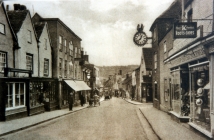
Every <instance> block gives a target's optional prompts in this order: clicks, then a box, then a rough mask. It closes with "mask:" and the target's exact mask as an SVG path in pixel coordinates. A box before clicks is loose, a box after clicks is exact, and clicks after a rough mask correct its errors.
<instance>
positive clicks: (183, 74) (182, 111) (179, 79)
mask: <svg viewBox="0 0 214 140" xmlns="http://www.w3.org/2000/svg"><path fill="white" fill-rule="evenodd" d="M171 76H172V78H171V83H170V84H171V85H170V87H171V90H170V91H171V95H172V110H173V111H174V112H175V113H177V114H178V115H179V116H181V117H182V116H189V114H190V94H189V91H190V90H189V71H188V70H187V69H184V68H181V67H179V68H177V69H175V70H173V71H172V72H171Z"/></svg>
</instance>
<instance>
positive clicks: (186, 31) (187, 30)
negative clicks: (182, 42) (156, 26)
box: [174, 22, 197, 38]
mask: <svg viewBox="0 0 214 140" xmlns="http://www.w3.org/2000/svg"><path fill="white" fill-rule="evenodd" d="M195 37H197V22H180V23H175V24H174V38H195Z"/></svg>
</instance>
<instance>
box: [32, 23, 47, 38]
mask: <svg viewBox="0 0 214 140" xmlns="http://www.w3.org/2000/svg"><path fill="white" fill-rule="evenodd" d="M44 27H45V23H44V22H36V23H35V24H34V28H35V30H36V34H37V37H38V38H40V36H41V34H42V31H43V29H44Z"/></svg>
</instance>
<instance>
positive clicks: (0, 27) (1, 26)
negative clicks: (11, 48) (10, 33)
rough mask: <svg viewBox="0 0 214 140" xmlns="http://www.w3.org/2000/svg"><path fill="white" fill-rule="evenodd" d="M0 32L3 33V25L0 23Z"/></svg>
mask: <svg viewBox="0 0 214 140" xmlns="http://www.w3.org/2000/svg"><path fill="white" fill-rule="evenodd" d="M0 33H1V34H5V25H4V24H2V23H0Z"/></svg>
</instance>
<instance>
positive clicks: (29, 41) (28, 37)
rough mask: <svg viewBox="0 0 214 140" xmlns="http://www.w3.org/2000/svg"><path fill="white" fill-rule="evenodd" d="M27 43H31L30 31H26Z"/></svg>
mask: <svg viewBox="0 0 214 140" xmlns="http://www.w3.org/2000/svg"><path fill="white" fill-rule="evenodd" d="M27 41H28V43H32V33H31V31H30V30H27Z"/></svg>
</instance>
